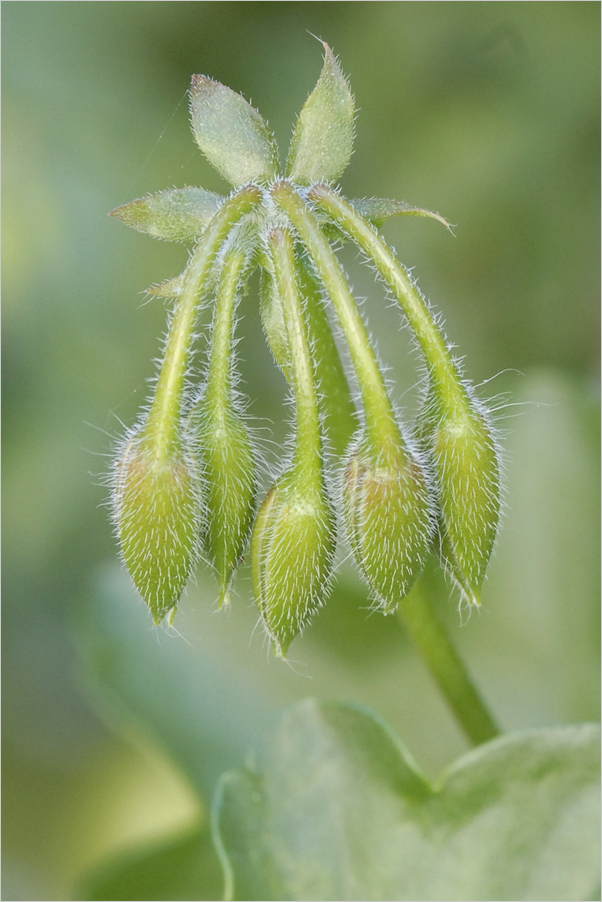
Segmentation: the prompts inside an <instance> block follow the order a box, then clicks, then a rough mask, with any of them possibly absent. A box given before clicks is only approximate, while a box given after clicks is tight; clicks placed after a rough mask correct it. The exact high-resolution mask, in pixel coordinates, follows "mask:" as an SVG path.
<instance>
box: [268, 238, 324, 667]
mask: <svg viewBox="0 0 602 902" xmlns="http://www.w3.org/2000/svg"><path fill="white" fill-rule="evenodd" d="M269 247H270V260H271V267H272V270H271V271H272V273H273V280H274V281H273V286H272V287H273V288H274V289H275V290H276V291H277V294H278V298H277V303H278V304H279V305H280V308H281V316H282V320H283V336H284V342H285V348H284V353H285V354H286V355H287V360H286V363H287V366H286V369H285V372H287V373H288V378H289V379H290V381H291V385H292V387H293V390H294V395H295V407H296V420H297V423H296V425H297V430H296V435H295V452H294V456H293V463H292V465H291V467H290V468H289V469H288V471H287V472H286V473H285V474H284V475H283V476H281V477H280V479H278V480H277V482H276V483H275V485H273V486H272V488H271V489H270V491H269V492H268V494H267V496H266V497H265V499H264V501H263V504H262V505H261V508H260V510H259V514H258V515H257V520H256V521H255V526H254V529H253V536H252V539H251V568H252V574H253V585H254V590H255V597H256V600H257V604H258V607H259V610H260V612H261V616H262V619H263V622H264V624H265V627H266V629H267V632H268V635H269V636H270V638H271V640H272V642H273V644H274V647H275V649H276V653H277V654H279V655H280V656H282V657H285V656H286V653H287V651H288V648H289V645H290V644H291V642H292V641H293V639H294V638H295V636H296V635H297V633H299V632H300V631H301V630H302V629H303V627H304V626H305V624H306V623H307V622H308V621H309V619H310V617H311V616H312V614H313V613H314V612H315V611H316V610H317V609H318V608H319V607H320V605H321V604H322V603H323V601H324V598H325V595H326V591H327V588H328V581H329V578H330V575H331V572H332V564H333V558H334V551H335V546H336V524H335V518H334V513H333V510H332V505H331V504H330V501H329V498H328V494H327V492H326V486H325V479H324V465H323V460H322V426H321V423H320V414H319V408H318V399H317V393H316V381H315V372H314V364H313V359H312V355H311V352H310V348H309V340H308V329H307V319H306V312H305V309H304V303H303V298H302V295H301V293H300V290H299V281H298V272H297V260H296V257H295V252H294V241H293V236H292V234H291V232H290V231H289V230H288V229H282V228H276V229H274V230H273V231H272V232H271V233H270V236H269Z"/></svg>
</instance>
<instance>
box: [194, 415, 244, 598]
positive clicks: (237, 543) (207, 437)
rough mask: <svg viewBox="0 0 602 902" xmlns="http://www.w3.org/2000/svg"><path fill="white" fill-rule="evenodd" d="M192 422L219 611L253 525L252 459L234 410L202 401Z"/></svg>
mask: <svg viewBox="0 0 602 902" xmlns="http://www.w3.org/2000/svg"><path fill="white" fill-rule="evenodd" d="M195 418H197V421H198V422H199V423H200V424H201V426H200V427H199V430H198V432H197V434H196V441H195V446H196V453H197V455H198V459H199V464H200V468H201V471H202V472H203V475H204V479H205V508H206V514H207V528H206V530H205V532H204V534H203V545H204V548H205V551H206V553H207V556H208V558H209V560H210V561H211V563H212V564H213V566H214V568H215V572H216V575H217V579H218V584H219V588H220V601H219V606H220V608H222V607H225V606H227V605H228V604H229V598H230V595H229V588H230V584H231V582H232V578H233V576H234V574H235V572H236V569H237V567H238V564H239V561H240V558H241V556H242V554H243V552H244V549H245V545H246V543H247V539H248V536H249V532H250V530H251V524H252V521H253V513H254V510H255V492H256V467H255V458H254V454H253V448H252V446H251V440H250V438H249V433H248V430H247V428H246V426H245V423H244V420H243V418H242V416H240V414H238V412H237V411H236V410H234V408H233V407H231V406H229V405H228V406H225V405H224V404H217V403H214V402H212V401H211V399H210V398H206V399H204V402H203V403H202V404H201V405H200V406H199V409H198V411H197V412H196V414H195Z"/></svg>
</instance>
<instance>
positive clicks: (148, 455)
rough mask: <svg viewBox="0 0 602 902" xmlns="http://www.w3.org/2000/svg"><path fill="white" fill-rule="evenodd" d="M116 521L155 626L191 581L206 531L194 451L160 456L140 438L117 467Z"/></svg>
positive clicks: (129, 446)
mask: <svg viewBox="0 0 602 902" xmlns="http://www.w3.org/2000/svg"><path fill="white" fill-rule="evenodd" d="M113 503H114V515H115V522H116V525H117V531H118V535H119V541H120V543H121V551H122V554H123V559H124V561H125V564H126V566H127V568H128V570H129V572H130V574H131V576H132V579H133V580H134V583H135V585H136V588H137V589H138V591H139V592H140V594H141V596H142V597H143V599H144V600H145V602H146V603H147V605H148V606H149V608H150V610H151V613H152V615H153V620H154V621H155V624H159V623H161V621H162V620H163V618H164V617H165V616H166V615H167V614H170V613H171V614H172V616H173V614H175V609H176V605H177V603H178V601H179V599H180V596H181V594H182V591H183V589H184V586H185V585H186V582H187V580H188V577H189V576H190V571H191V569H192V565H193V563H194V561H195V557H196V552H197V537H198V533H199V526H200V512H201V505H200V483H199V477H198V471H197V468H196V465H195V463H194V459H193V457H192V455H191V454H190V453H189V451H188V449H186V450H184V449H182V450H179V451H177V450H174V451H172V452H171V453H170V454H168V455H166V454H159V453H157V450H156V448H155V447H153V445H152V444H151V443H150V442H149V441H148V439H145V437H144V436H143V435H142V434H141V433H138V434H137V435H135V436H134V437H133V438H131V439H130V440H129V441H128V442H127V444H126V445H125V447H124V449H123V452H122V454H121V457H120V459H119V461H118V463H117V467H116V478H115V486H114V500H113Z"/></svg>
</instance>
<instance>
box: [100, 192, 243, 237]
mask: <svg viewBox="0 0 602 902" xmlns="http://www.w3.org/2000/svg"><path fill="white" fill-rule="evenodd" d="M225 199H226V198H225V197H222V195H220V194H215V193H214V192H213V191H205V189H204V188H171V189H169V190H168V191H159V193H158V194H149V195H148V197H142V198H140V199H139V200H133V201H132V202H131V203H129V204H124V205H123V206H122V207H117V209H116V210H113V212H112V213H111V216H114V217H115V218H116V219H121V221H122V222H125V223H126V225H129V226H132V228H134V229H138V231H139V232H148V234H149V235H153V236H154V237H155V238H166V239H167V240H168V241H196V240H198V239H199V238H200V237H201V235H202V234H203V232H204V231H205V228H206V227H207V225H208V223H209V222H210V221H211V219H213V217H214V216H215V214H216V213H217V211H218V210H219V208H220V207H221V205H222V204H223V202H224V200H225Z"/></svg>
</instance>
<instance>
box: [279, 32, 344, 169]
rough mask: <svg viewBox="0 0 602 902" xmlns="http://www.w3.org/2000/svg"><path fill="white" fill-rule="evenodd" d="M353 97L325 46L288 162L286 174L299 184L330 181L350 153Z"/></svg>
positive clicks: (300, 115)
mask: <svg viewBox="0 0 602 902" xmlns="http://www.w3.org/2000/svg"><path fill="white" fill-rule="evenodd" d="M353 113H354V103H353V95H352V94H351V91H350V90H349V84H348V83H347V79H346V78H345V76H344V75H343V73H342V72H341V69H340V67H339V64H338V63H337V61H336V59H335V56H334V54H333V52H332V50H331V49H330V47H329V46H328V44H324V66H323V67H322V72H321V74H320V78H319V79H318V83H317V85H316V87H315V88H314V90H313V91H312V93H311V94H310V95H309V97H308V98H307V100H306V101H305V105H304V107H303V109H302V110H301V113H300V114H299V118H298V120H297V124H296V126H295V131H294V134H293V139H292V141H291V147H290V151H289V156H288V162H287V168H286V171H287V175H288V176H289V178H290V179H292V181H293V182H296V183H297V184H299V185H310V184H311V183H312V182H333V181H336V179H338V178H339V176H340V175H341V174H342V173H343V172H344V170H345V169H346V167H347V164H348V163H349V160H350V158H351V153H352V151H353Z"/></svg>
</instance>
